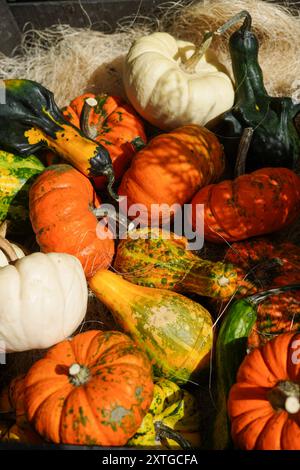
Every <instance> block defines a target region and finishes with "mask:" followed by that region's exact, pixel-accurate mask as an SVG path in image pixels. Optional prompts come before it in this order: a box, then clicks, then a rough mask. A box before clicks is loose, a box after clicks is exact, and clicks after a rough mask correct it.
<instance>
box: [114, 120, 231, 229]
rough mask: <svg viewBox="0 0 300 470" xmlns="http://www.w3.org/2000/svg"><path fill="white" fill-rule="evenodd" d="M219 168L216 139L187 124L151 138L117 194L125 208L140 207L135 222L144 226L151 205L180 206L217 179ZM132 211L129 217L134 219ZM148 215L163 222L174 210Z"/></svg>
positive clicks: (219, 151)
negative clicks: (126, 206) (126, 205)
mask: <svg viewBox="0 0 300 470" xmlns="http://www.w3.org/2000/svg"><path fill="white" fill-rule="evenodd" d="M223 169H224V155H223V148H222V146H221V145H220V143H219V141H218V139H217V137H216V136H215V135H214V134H213V133H212V132H210V131H209V130H208V129H206V128H204V127H200V126H197V125H188V126H184V127H181V128H179V129H176V130H174V131H172V132H170V133H168V134H161V135H158V136H157V137H154V139H152V140H151V141H150V142H149V144H148V145H147V147H145V148H144V149H142V150H140V151H139V152H138V153H137V154H136V155H135V156H134V158H133V160H132V163H131V166H130V168H129V169H128V170H127V172H126V173H125V175H124V177H123V179H122V181H121V185H120V188H119V195H121V196H127V198H128V201H127V202H128V207H129V206H131V205H132V204H137V205H140V208H139V209H140V215H139V220H140V221H141V222H142V223H144V224H146V225H147V223H148V221H149V215H150V214H151V205H153V204H165V205H168V206H172V205H173V204H179V205H180V206H181V205H183V204H184V203H187V202H189V201H190V200H191V198H192V197H193V196H194V194H195V193H196V192H197V191H198V190H199V189H200V188H201V187H203V186H205V185H207V184H209V183H211V182H213V181H215V180H216V179H217V178H218V177H220V176H221V174H222V172H223ZM136 212H137V209H136V211H134V214H129V215H131V216H133V217H134V216H135V213H136ZM152 213H153V215H154V216H155V217H158V216H159V215H160V219H161V222H162V223H164V222H167V221H168V218H169V216H170V214H171V215H172V214H174V213H176V208H173V209H172V208H170V207H165V208H162V209H161V211H159V209H158V208H154V207H152Z"/></svg>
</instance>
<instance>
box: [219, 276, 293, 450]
mask: <svg viewBox="0 0 300 470" xmlns="http://www.w3.org/2000/svg"><path fill="white" fill-rule="evenodd" d="M299 287H300V285H299V284H294V285H290V286H284V287H278V288H275V289H269V290H267V291H264V292H259V293H257V294H254V295H252V296H250V297H247V298H244V299H239V300H236V301H235V302H234V303H233V304H232V305H231V307H230V308H229V310H228V312H227V314H226V316H225V318H224V320H223V322H222V325H221V328H220V331H219V334H218V339H217V344H216V370H217V407H216V410H217V415H216V419H215V422H214V430H213V447H214V448H215V449H217V450H221V449H225V448H227V447H228V446H230V445H231V439H230V428H229V422H228V416H227V398H228V394H229V390H230V388H231V387H232V385H233V384H234V383H235V382H236V374H237V372H238V369H239V367H240V365H241V363H242V361H243V359H244V357H245V356H246V354H247V345H248V337H249V335H250V333H251V330H252V328H253V327H254V325H255V322H256V319H257V308H258V306H259V304H260V303H261V302H263V301H264V300H265V299H266V298H268V297H272V296H273V295H279V294H281V293H283V292H285V291H290V290H291V291H293V290H298V289H299ZM270 339H272V336H270Z"/></svg>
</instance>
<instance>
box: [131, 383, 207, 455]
mask: <svg viewBox="0 0 300 470" xmlns="http://www.w3.org/2000/svg"><path fill="white" fill-rule="evenodd" d="M158 422H160V423H163V424H165V425H166V426H168V427H170V428H171V429H174V430H176V431H177V432H179V433H180V434H181V435H182V436H183V437H184V438H185V439H187V440H188V441H190V442H191V444H193V445H195V443H197V444H198V446H199V444H200V442H201V438H200V432H199V426H200V410H199V406H198V404H197V400H196V399H195V397H194V396H193V395H192V394H191V393H189V392H188V391H186V390H183V389H181V388H179V386H178V385H177V384H175V383H174V382H171V381H170V380H166V379H163V378H161V379H156V381H155V383H154V393H153V400H152V403H151V406H150V408H149V411H148V413H147V414H146V416H145V417H144V419H143V422H142V424H141V426H140V427H139V429H138V430H137V432H136V433H135V435H134V436H133V437H132V438H131V439H130V440H129V441H128V442H127V445H128V446H134V447H141V446H144V447H146V446H148V447H149V446H151V447H155V446H158V445H162V443H161V442H160V441H159V440H158V439H157V437H156V431H155V423H158ZM198 446H196V447H198ZM169 447H171V448H174V447H175V448H176V447H179V444H177V443H176V442H175V441H174V440H172V439H167V448H169Z"/></svg>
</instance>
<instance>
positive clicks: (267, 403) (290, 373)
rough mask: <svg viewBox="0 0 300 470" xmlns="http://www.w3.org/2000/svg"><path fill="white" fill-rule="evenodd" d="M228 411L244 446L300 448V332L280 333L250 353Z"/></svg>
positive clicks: (237, 438) (235, 436)
mask: <svg viewBox="0 0 300 470" xmlns="http://www.w3.org/2000/svg"><path fill="white" fill-rule="evenodd" d="M228 413H229V417H230V419H231V434H232V438H233V441H234V443H235V444H236V445H237V446H238V447H239V448H241V449H245V450H252V449H255V450H300V334H293V333H285V334H282V335H279V336H277V338H276V339H274V340H272V341H269V342H268V343H267V344H266V345H264V346H263V347H262V348H261V349H255V350H254V351H252V352H251V353H250V354H249V355H248V356H246V358H245V359H244V361H243V362H242V364H241V366H240V368H239V371H238V374H237V383H236V384H235V385H234V386H233V387H232V388H231V390H230V394H229V399H228Z"/></svg>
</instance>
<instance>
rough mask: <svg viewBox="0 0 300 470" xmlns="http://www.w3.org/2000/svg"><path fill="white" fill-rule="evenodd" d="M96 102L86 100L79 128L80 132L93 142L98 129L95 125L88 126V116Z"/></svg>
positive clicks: (91, 99) (94, 100) (92, 99)
mask: <svg viewBox="0 0 300 470" xmlns="http://www.w3.org/2000/svg"><path fill="white" fill-rule="evenodd" d="M97 104H98V101H97V100H96V99H95V98H87V99H86V100H85V102H84V105H83V108H82V112H81V116H80V128H81V130H82V132H83V133H84V134H85V135H86V136H87V137H88V138H89V139H92V140H94V139H95V138H96V137H97V135H98V129H97V126H95V125H90V116H91V112H92V110H93V109H94V108H95V107H96V106H97Z"/></svg>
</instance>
